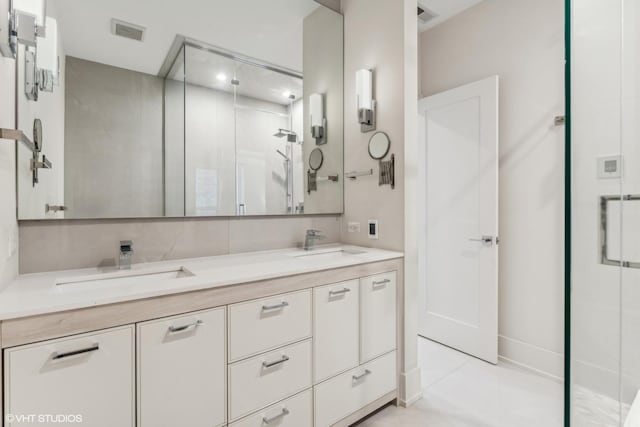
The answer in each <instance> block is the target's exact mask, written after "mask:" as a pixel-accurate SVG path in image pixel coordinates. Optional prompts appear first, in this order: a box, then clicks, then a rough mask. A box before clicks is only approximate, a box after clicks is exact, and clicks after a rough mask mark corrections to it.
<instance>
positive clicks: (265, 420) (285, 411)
mask: <svg viewBox="0 0 640 427" xmlns="http://www.w3.org/2000/svg"><path fill="white" fill-rule="evenodd" d="M285 415H289V410H288V409H287V408H282V412H280V413H279V414H278V415H274V416H273V417H271V418H267V417H262V422H263V423H265V424H271V423H272V422H274V421H278V420H279V419H280V418H282V417H284V416H285Z"/></svg>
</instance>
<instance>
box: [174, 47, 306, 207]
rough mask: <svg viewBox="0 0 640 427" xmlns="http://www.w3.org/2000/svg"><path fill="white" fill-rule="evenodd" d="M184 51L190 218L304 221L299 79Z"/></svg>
mask: <svg viewBox="0 0 640 427" xmlns="http://www.w3.org/2000/svg"><path fill="white" fill-rule="evenodd" d="M184 50H185V55H184V56H185V76H186V84H185V89H184V95H185V97H184V112H185V123H184V139H185V144H184V147H185V148H184V169H185V179H184V199H185V213H186V215H187V216H220V215H223V216H234V215H278V214H279V215H286V214H291V213H302V211H303V202H304V192H303V188H302V185H303V182H304V181H303V174H302V170H303V168H304V163H303V159H302V143H303V141H302V135H303V132H302V127H303V123H302V121H303V113H302V78H301V76H296V75H290V74H287V73H283V72H279V71H275V70H272V69H269V68H267V67H262V66H258V65H253V64H249V63H247V62H244V61H240V60H237V59H234V58H231V57H229V56H227V55H224V54H220V53H216V52H213V51H210V50H207V49H201V48H198V47H194V46H189V45H186V46H185V47H184ZM178 159H179V158H178Z"/></svg>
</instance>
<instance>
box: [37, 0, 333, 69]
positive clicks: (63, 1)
mask: <svg viewBox="0 0 640 427" xmlns="http://www.w3.org/2000/svg"><path fill="white" fill-rule="evenodd" d="M48 3H49V5H50V6H49V12H50V13H49V14H50V15H54V16H55V17H56V18H57V19H58V28H60V30H61V36H62V40H63V44H64V49H65V54H67V55H71V56H75V57H78V58H83V59H87V60H90V61H95V62H100V63H104V64H109V65H113V66H116V67H121V68H126V69H129V70H135V71H140V72H143V73H147V74H153V75H155V74H157V73H158V71H159V70H160V67H161V66H162V63H163V61H164V59H165V57H166V55H167V53H168V51H169V48H170V46H171V43H172V42H173V40H174V38H175V37H176V35H178V34H181V35H184V36H187V37H189V38H193V39H196V40H200V41H202V42H205V43H208V44H211V45H215V46H218V47H222V48H224V49H228V50H231V51H234V52H237V53H241V54H243V55H246V56H250V57H254V58H257V59H260V60H263V61H266V62H270V63H274V64H278V65H280V66H282V67H286V68H289V69H292V70H296V71H300V72H301V71H302V22H303V19H304V17H305V16H307V15H308V14H309V13H311V12H312V11H313V10H315V9H316V8H317V7H322V6H319V5H318V4H317V3H316V2H314V1H313V0H182V1H168V0H50V1H49V2H48ZM112 18H116V19H119V20H121V21H125V22H129V23H132V24H136V25H140V26H143V27H145V28H146V33H145V39H144V41H143V42H138V41H134V40H129V39H125V38H122V37H117V36H114V35H113V34H111V19H112Z"/></svg>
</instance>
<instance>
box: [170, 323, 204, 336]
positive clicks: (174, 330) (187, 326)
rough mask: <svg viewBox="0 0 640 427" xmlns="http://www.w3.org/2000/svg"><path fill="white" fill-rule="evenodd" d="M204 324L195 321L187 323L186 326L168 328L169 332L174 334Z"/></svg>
mask: <svg viewBox="0 0 640 427" xmlns="http://www.w3.org/2000/svg"><path fill="white" fill-rule="evenodd" d="M203 323H204V322H203V321H202V320H197V321H195V322H193V323H189V324H188V325H183V326H169V332H170V333H172V334H174V333H176V332H184V331H186V330H188V329H191V328H197V327H198V326H200V325H202V324H203Z"/></svg>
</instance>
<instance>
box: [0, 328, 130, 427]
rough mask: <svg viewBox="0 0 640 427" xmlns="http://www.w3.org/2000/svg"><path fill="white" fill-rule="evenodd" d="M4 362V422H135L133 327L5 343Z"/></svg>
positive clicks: (101, 426)
mask: <svg viewBox="0 0 640 427" xmlns="http://www.w3.org/2000/svg"><path fill="white" fill-rule="evenodd" d="M4 367H5V371H4V374H5V377H4V384H5V414H6V422H5V427H11V426H18V425H25V424H40V425H56V424H61V425H73V424H78V425H88V426H92V427H113V426H118V427H126V426H134V425H135V419H134V414H135V406H134V402H135V399H134V389H135V383H134V328H133V326H127V327H123V328H116V329H111V330H106V331H101V332H96V333H91V334H85V335H79V336H74V337H71V338H63V339H58V340H52V341H45V342H40V343H37V344H31V345H25V346H20V347H14V348H9V349H6V350H5V353H4ZM22 416H35V417H36V418H35V419H34V421H32V422H25V421H22V422H21V420H20V419H19V417H22ZM47 416H52V417H56V416H57V417H67V418H58V420H60V419H66V420H67V422H61V421H55V420H51V419H49V418H40V417H47ZM69 417H73V418H69ZM78 417H79V418H78ZM12 419H13V420H14V422H11V420H12ZM78 420H80V421H78Z"/></svg>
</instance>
